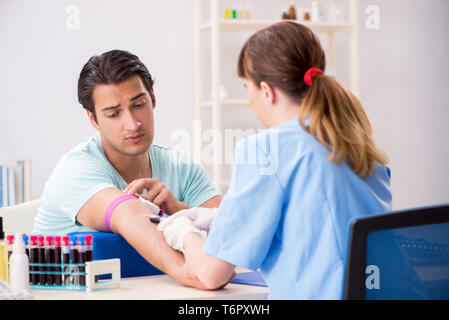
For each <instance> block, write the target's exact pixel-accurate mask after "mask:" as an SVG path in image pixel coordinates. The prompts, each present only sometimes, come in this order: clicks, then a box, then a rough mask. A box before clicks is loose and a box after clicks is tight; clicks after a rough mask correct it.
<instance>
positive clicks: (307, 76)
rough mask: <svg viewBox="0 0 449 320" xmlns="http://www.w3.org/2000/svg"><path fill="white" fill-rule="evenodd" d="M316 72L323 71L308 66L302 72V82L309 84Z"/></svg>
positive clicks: (320, 72)
mask: <svg viewBox="0 0 449 320" xmlns="http://www.w3.org/2000/svg"><path fill="white" fill-rule="evenodd" d="M318 74H323V71H321V70H320V69H318V68H310V69H309V70H307V71H306V73H305V74H304V83H305V84H306V85H308V86H311V85H312V79H313V77H315V76H316V75H318Z"/></svg>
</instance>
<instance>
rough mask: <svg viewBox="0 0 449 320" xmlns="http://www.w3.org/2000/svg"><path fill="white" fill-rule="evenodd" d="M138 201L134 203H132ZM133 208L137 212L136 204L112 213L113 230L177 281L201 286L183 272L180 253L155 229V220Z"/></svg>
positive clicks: (196, 286) (183, 261)
mask: <svg viewBox="0 0 449 320" xmlns="http://www.w3.org/2000/svg"><path fill="white" fill-rule="evenodd" d="M138 205H139V204H138V203H137V204H136V206H138ZM135 212H139V208H134V211H133V212H126V213H125V212H122V213H121V214H120V215H117V216H115V217H114V218H115V219H114V220H111V226H112V227H113V228H114V229H115V230H114V231H115V232H116V233H118V234H120V235H121V236H122V237H123V238H125V239H126V241H127V242H128V243H129V244H130V245H131V246H132V247H133V248H134V249H136V251H137V252H139V254H140V255H141V256H142V257H143V258H144V259H145V260H147V261H148V262H149V263H151V264H152V265H153V266H154V267H156V268H158V269H159V270H161V271H163V272H164V273H166V274H167V275H169V276H170V277H172V278H173V279H175V280H176V281H177V282H179V283H181V284H182V285H185V286H190V287H195V288H199V289H203V288H204V286H203V285H202V283H201V282H199V281H198V280H197V279H196V278H189V276H188V275H187V273H186V270H185V268H183V266H184V263H185V260H184V256H183V255H182V254H181V253H180V252H178V251H176V250H174V249H172V248H171V247H170V246H169V245H168V244H167V242H166V241H165V238H164V235H163V234H162V233H161V232H159V231H158V230H157V227H156V225H155V224H153V223H151V222H149V221H148V219H147V218H145V217H143V216H140V215H139V214H136V213H135ZM112 222H113V224H112Z"/></svg>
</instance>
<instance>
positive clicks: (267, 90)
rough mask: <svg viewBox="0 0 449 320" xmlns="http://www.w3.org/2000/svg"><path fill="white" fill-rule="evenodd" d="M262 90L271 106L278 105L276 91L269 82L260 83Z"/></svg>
mask: <svg viewBox="0 0 449 320" xmlns="http://www.w3.org/2000/svg"><path fill="white" fill-rule="evenodd" d="M260 89H261V90H262V93H263V96H264V98H265V99H266V102H267V103H268V104H269V105H272V104H275V103H276V91H275V90H274V88H273V87H272V86H271V85H270V84H269V83H268V82H265V81H262V82H261V83H260Z"/></svg>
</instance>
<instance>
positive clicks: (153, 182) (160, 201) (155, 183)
mask: <svg viewBox="0 0 449 320" xmlns="http://www.w3.org/2000/svg"><path fill="white" fill-rule="evenodd" d="M144 189H145V190H148V191H147V192H146V193H145V194H142V192H143V190H144ZM123 192H124V193H126V194H129V195H139V196H142V197H144V198H145V199H147V200H148V201H151V202H153V203H154V204H155V205H157V206H158V207H160V208H162V209H164V210H165V213H166V214H168V215H171V214H173V213H176V212H178V211H179V210H183V209H189V208H190V206H189V205H188V204H187V203H185V202H182V201H179V200H178V199H176V198H175V196H174V195H173V194H172V193H171V192H170V190H168V188H167V187H166V186H165V185H164V184H163V183H162V181H161V180H160V179H153V178H142V179H137V180H134V181H133V182H131V183H130V184H129V185H128V186H127V187H126V188H125V190H123ZM221 199H222V196H215V197H213V198H210V199H209V200H207V201H206V202H204V203H203V204H201V205H200V207H205V208H218V207H219V205H220V202H221Z"/></svg>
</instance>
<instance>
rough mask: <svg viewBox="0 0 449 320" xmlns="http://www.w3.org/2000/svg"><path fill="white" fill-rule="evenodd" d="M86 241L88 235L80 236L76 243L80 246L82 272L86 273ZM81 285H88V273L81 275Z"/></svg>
mask: <svg viewBox="0 0 449 320" xmlns="http://www.w3.org/2000/svg"><path fill="white" fill-rule="evenodd" d="M85 242H86V237H85V236H78V237H77V239H76V244H77V246H78V252H79V257H80V262H79V263H80V264H81V266H80V268H79V270H80V272H82V273H85V272H86V248H85ZM80 285H82V286H85V285H86V275H85V274H82V275H81V276H80Z"/></svg>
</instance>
